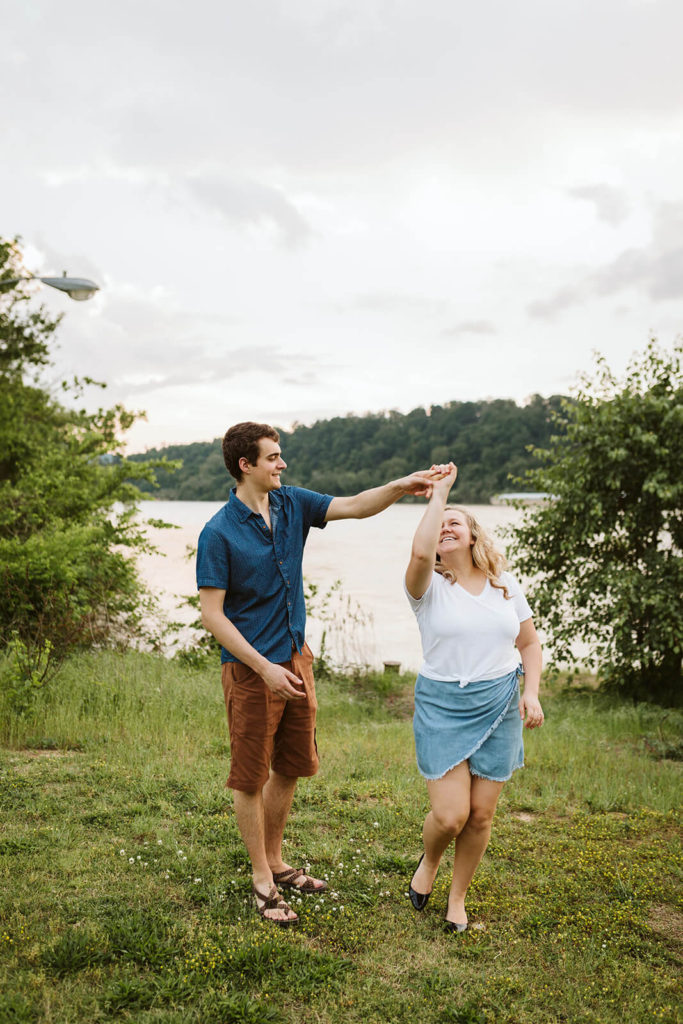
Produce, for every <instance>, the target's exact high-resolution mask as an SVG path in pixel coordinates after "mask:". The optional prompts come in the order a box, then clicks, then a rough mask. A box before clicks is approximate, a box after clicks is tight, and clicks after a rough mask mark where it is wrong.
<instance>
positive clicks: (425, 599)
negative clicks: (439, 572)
mask: <svg viewBox="0 0 683 1024" xmlns="http://www.w3.org/2000/svg"><path fill="white" fill-rule="evenodd" d="M433 590H434V573H432V578H431V580H430V581H429V586H428V587H427V589H426V590H425V592H424V594H423V595H422V597H413V595H412V594H411V593H410V591H409V590H408V587H407V586H406V578H405V576H404V577H403V592H404V593H405V595H406V597H407V598H408V604H409V605H410V607H411V608H412V609H413V611H414V612H415V614H416V615H417V614H418V612H421V611H422V610H423V609H424V608H426V607H427V605H428V604H429V603H430V601H431V597H432V593H433Z"/></svg>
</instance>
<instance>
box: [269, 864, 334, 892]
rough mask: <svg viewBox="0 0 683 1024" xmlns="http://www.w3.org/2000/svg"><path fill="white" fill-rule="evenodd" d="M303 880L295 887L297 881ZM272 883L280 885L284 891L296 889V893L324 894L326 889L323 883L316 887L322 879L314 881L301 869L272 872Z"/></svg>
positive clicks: (325, 884)
mask: <svg viewBox="0 0 683 1024" xmlns="http://www.w3.org/2000/svg"><path fill="white" fill-rule="evenodd" d="M299 878H303V882H302V883H301V885H297V879H299ZM273 881H274V882H275V884H276V885H281V886H282V887H283V888H285V889H296V891H297V892H308V893H311V892H324V891H325V889H327V882H323V883H322V885H316V884H315V883H316V882H317V881H318V882H320V881H322V879H319V878H318V879H316V878H314V877H313V876H312V875H307V874H306V872H305V871H304V869H303V868H287V869H286V870H285V871H274V872H273Z"/></svg>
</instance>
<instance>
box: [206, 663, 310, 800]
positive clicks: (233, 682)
mask: <svg viewBox="0 0 683 1024" xmlns="http://www.w3.org/2000/svg"><path fill="white" fill-rule="evenodd" d="M280 664H282V665H284V667H285V668H288V669H289V670H290V671H291V672H293V673H294V675H295V676H298V677H299V679H301V680H302V681H303V684H304V688H305V690H306V697H307V700H283V699H282V697H277V696H275V694H274V693H272V692H271V691H270V690H269V689H268V687H267V686H266V684H265V683H264V682H263V679H262V678H261V677H260V676H259V675H257V674H256V672H254V671H253V669H250V668H249V667H248V666H247V665H243V664H242V662H240V661H228V662H226V663H225V664H224V665H223V667H222V682H223V694H224V696H225V708H226V711H227V712H228V728H229V730H230V774H229V776H228V781H227V783H226V785H227V786H229V787H230V789H239V790H242V791H243V792H245V793H253V792H256V791H257V790H260V789H261V788H262V787H263V786H264V785H265V783H266V782H267V780H268V776H269V774H270V769H271V767H272V769H273V771H276V772H278V774H279V775H287V776H289V777H291V778H299V777H300V776H309V775H315V773H316V772H317V771H318V765H319V761H318V748H317V746H316V742H315V715H316V709H317V707H318V702H317V700H316V697H315V682H314V680H313V655H312V653H311V649H310V647H309V646H308V644H304V646H303V650H302V652H301V654H299V653H298V651H292V660H291V661H285V662H281V663H280Z"/></svg>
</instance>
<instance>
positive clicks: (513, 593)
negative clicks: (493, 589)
mask: <svg viewBox="0 0 683 1024" xmlns="http://www.w3.org/2000/svg"><path fill="white" fill-rule="evenodd" d="M501 580H502V582H504V583H505V585H506V587H507V588H508V593H509V595H510V600H511V601H512V604H513V606H514V609H515V612H516V613H517V618H518V619H519V621H520V622H525V621H526V620H527V619H530V618H531V616H532V612H531V608H530V607H529V602H528V601H527V599H526V597H525V596H524V593H523V591H522V588H521V587H520V585H519V583H518V582H517V580H516V579H515V577H514V576H513V575H512V574H511V573H509V572H504V573H502V574H501Z"/></svg>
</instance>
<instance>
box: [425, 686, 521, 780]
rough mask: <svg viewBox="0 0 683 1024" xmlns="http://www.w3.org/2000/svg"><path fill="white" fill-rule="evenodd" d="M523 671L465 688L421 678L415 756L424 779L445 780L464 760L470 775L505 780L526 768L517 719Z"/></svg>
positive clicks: (518, 717)
mask: <svg viewBox="0 0 683 1024" xmlns="http://www.w3.org/2000/svg"><path fill="white" fill-rule="evenodd" d="M520 675H521V667H520V668H518V669H516V670H514V671H512V672H510V673H508V674H507V675H505V676H500V677H499V678H498V679H481V680H478V681H476V682H472V683H468V684H467V686H464V687H461V686H460V685H459V683H458V681H457V680H456V681H448V682H444V681H442V680H437V679H428V678H427V677H426V676H423V675H418V677H417V682H416V683H415V714H414V716H413V731H414V733H415V753H416V755H417V767H418V770H419V772H420V774H421V775H423V776H424V777H425V779H441V778H443V776H444V775H445V774H446V773H447V772H449V771H450V770H451V768H455V766H456V765H457V764H461V763H462V762H463V761H468V762H469V769H470V772H471V774H472V775H479V776H481V777H482V778H484V779H490V780H491V781H492V782H505V781H507V779H509V778H510V776H511V775H512V773H513V772H514V771H516V770H517V768H522V767H523V766H524V743H523V740H522V720H521V718H520V716H519V708H518V706H517V705H518V701H519V677H520Z"/></svg>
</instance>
